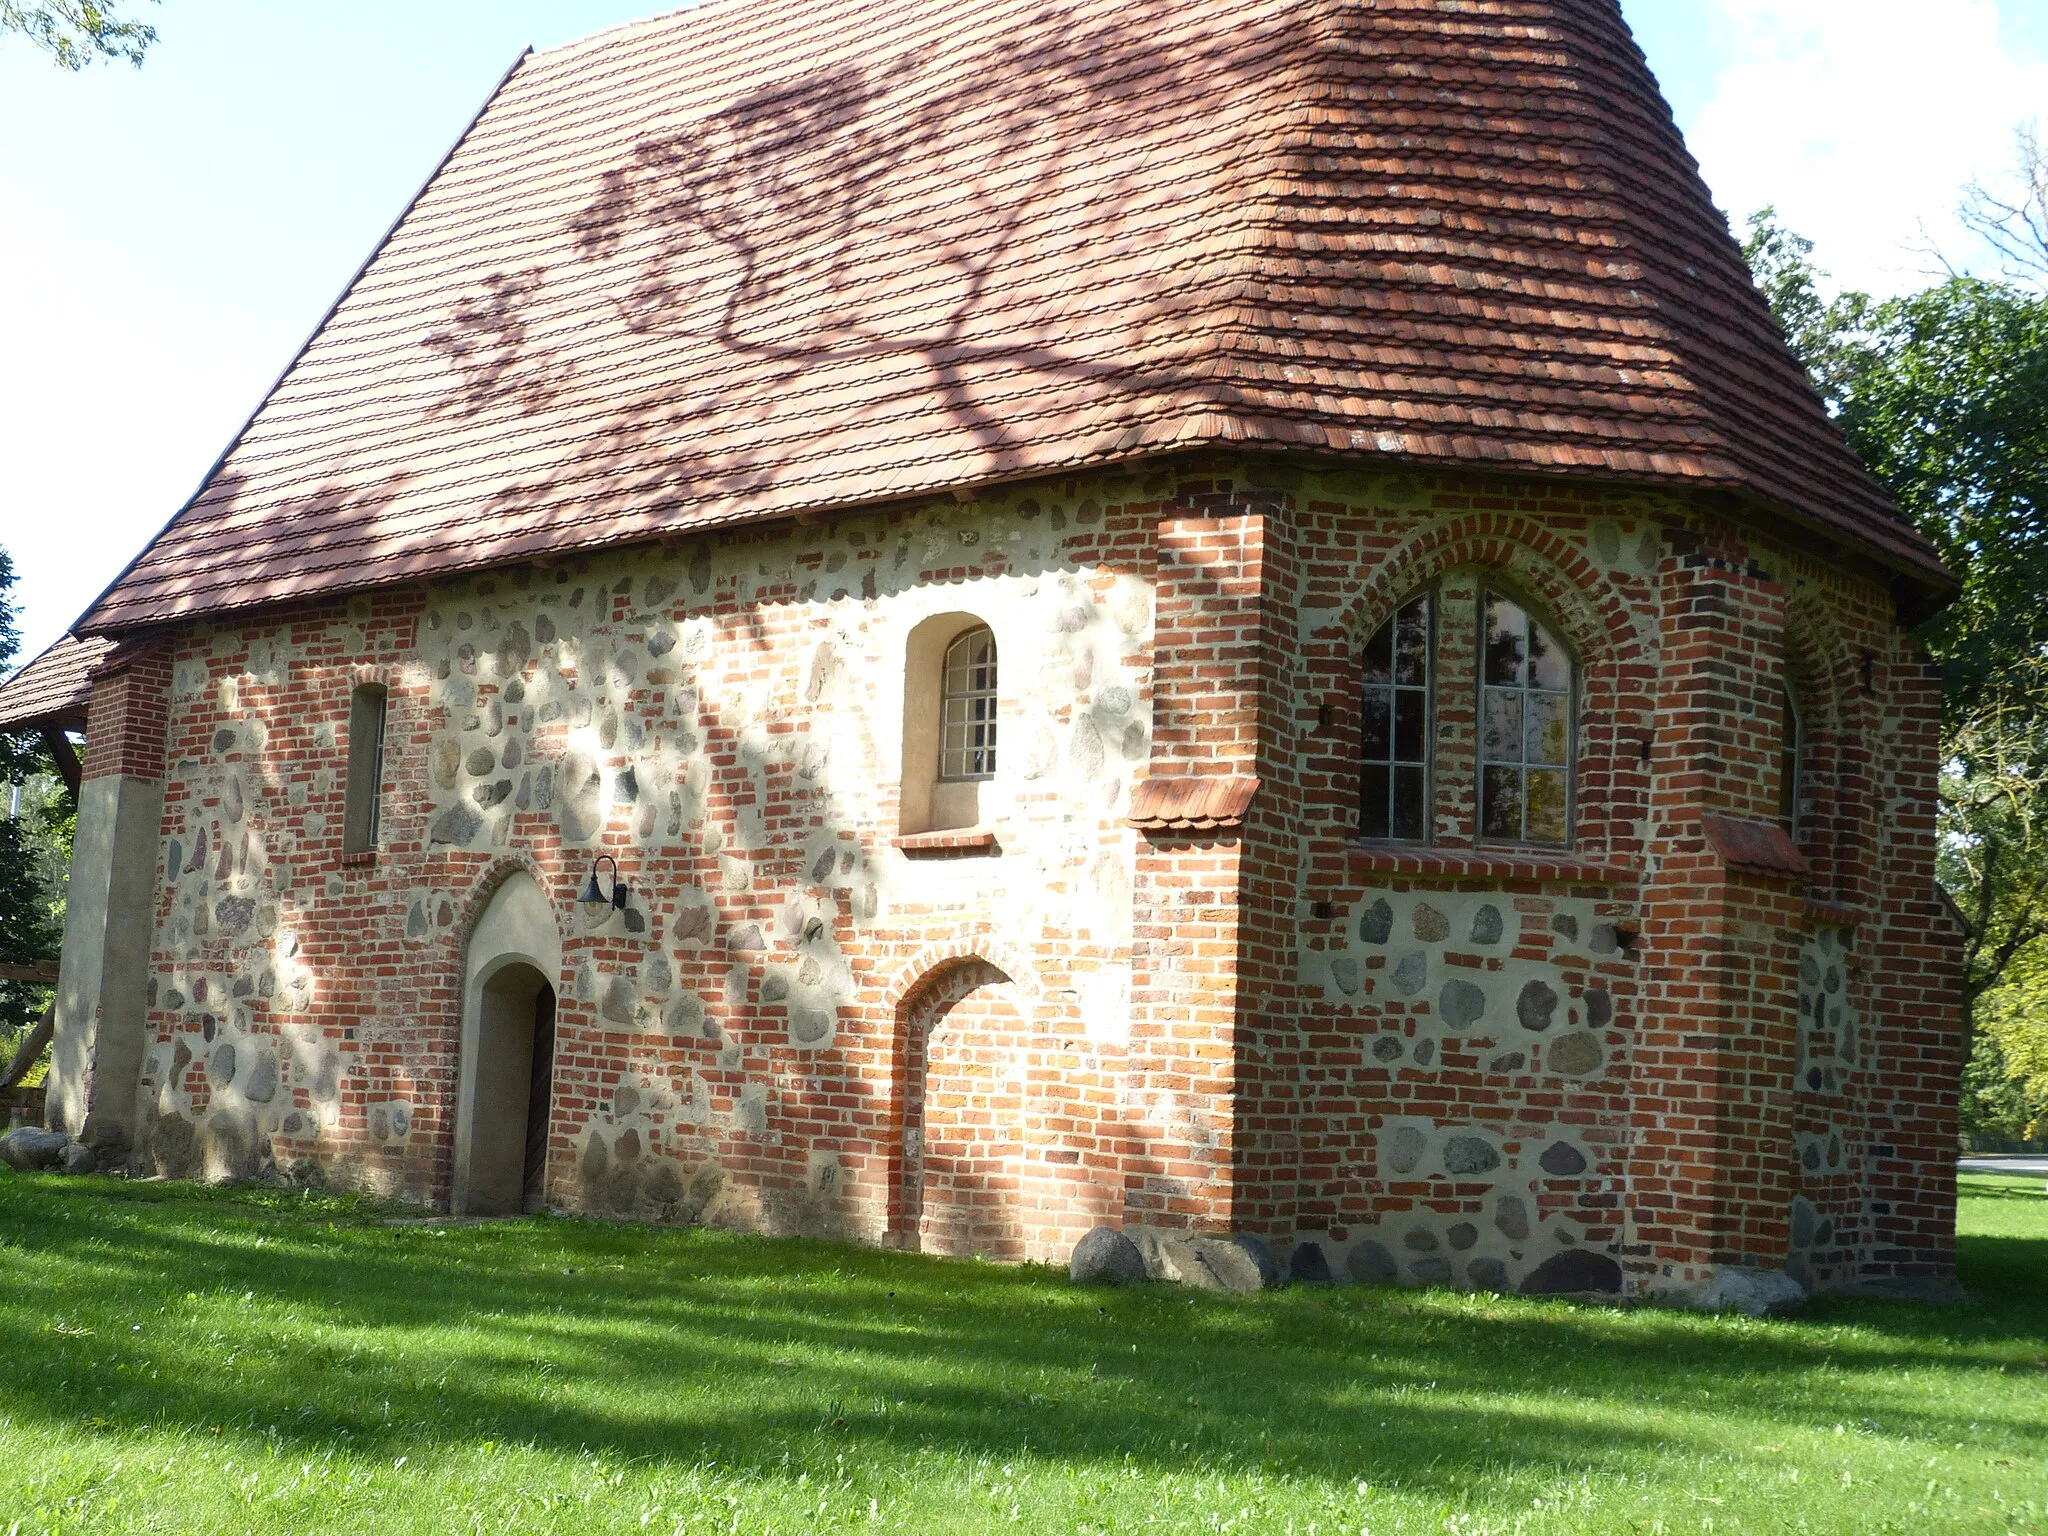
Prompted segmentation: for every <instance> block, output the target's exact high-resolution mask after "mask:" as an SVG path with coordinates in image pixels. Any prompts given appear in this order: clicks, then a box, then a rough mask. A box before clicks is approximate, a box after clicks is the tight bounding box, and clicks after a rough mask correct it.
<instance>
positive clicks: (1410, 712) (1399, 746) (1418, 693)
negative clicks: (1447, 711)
mask: <svg viewBox="0 0 2048 1536" xmlns="http://www.w3.org/2000/svg"><path fill="white" fill-rule="evenodd" d="M1428 704H1429V699H1428V695H1426V694H1425V693H1424V692H1423V691H1422V690H1421V689H1420V688H1403V689H1401V690H1400V691H1399V692H1398V693H1396V694H1395V696H1394V761H1395V762H1397V763H1419V762H1421V761H1422V760H1423V758H1422V748H1423V736H1424V723H1425V720H1426V718H1427V716H1428V713H1429V709H1428Z"/></svg>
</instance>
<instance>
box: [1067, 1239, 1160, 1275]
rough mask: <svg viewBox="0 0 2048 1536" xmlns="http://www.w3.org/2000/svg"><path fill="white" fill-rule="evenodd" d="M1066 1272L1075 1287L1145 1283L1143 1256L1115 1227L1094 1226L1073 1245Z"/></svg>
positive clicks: (1134, 1244)
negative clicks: (1072, 1252) (1072, 1254)
mask: <svg viewBox="0 0 2048 1536" xmlns="http://www.w3.org/2000/svg"><path fill="white" fill-rule="evenodd" d="M1067 1273H1068V1274H1069V1275H1070V1276H1071V1277H1072V1278H1073V1280H1074V1283H1075V1284H1077V1285H1136V1284H1139V1283H1140V1282H1142V1281H1143V1280H1145V1279H1146V1278H1147V1277H1146V1274H1145V1255H1144V1254H1142V1253H1140V1252H1139V1251H1138V1245H1137V1244H1136V1243H1134V1242H1132V1241H1131V1240H1130V1239H1129V1238H1128V1237H1125V1236H1124V1235H1123V1233H1121V1232H1119V1231H1118V1230H1117V1229H1116V1228H1115V1227H1096V1228H1093V1229H1092V1230H1090V1231H1089V1232H1088V1234H1087V1235H1086V1236H1084V1237H1083V1238H1082V1239H1081V1241H1080V1242H1078V1243H1076V1244H1074V1256H1073V1258H1071V1259H1069V1260H1068V1261H1067Z"/></svg>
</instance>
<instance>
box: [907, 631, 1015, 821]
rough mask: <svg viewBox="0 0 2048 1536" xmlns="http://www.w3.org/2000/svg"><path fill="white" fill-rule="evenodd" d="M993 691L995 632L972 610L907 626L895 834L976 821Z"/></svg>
mask: <svg viewBox="0 0 2048 1536" xmlns="http://www.w3.org/2000/svg"><path fill="white" fill-rule="evenodd" d="M997 694H998V690H997V677H996V639H995V636H994V635H993V634H992V633H990V631H989V626H988V623H987V621H986V620H984V619H983V618H982V617H981V616H980V615H979V614H973V613H937V614H933V615H932V616H931V617H930V618H927V619H924V620H922V621H921V622H919V623H918V625H917V626H916V627H915V628H914V629H912V630H911V632H910V634H909V636H908V637H907V640H906V642H905V645H904V650H903V760H902V761H903V777H902V779H901V780H900V781H899V798H898V802H897V832H898V836H899V839H900V838H902V837H915V836H918V835H920V834H922V833H926V832H947V831H958V830H961V829H964V828H970V827H978V826H980V825H981V813H982V805H981V796H982V786H983V785H985V784H990V783H991V781H993V780H994V778H995V776H996V717H997V714H998V712H999V708H1000V706H999V704H998V702H997ZM949 846H950V845H949Z"/></svg>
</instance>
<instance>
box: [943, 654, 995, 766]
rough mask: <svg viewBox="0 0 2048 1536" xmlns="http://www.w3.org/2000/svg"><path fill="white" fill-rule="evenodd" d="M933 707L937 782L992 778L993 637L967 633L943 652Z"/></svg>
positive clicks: (993, 721) (993, 722)
mask: <svg viewBox="0 0 2048 1536" xmlns="http://www.w3.org/2000/svg"><path fill="white" fill-rule="evenodd" d="M941 688H942V692H941V697H940V703H939V779H940V782H942V783H947V784H958V783H962V782H966V781H969V780H982V779H992V778H994V777H995V776H996V637H995V636H994V635H992V634H991V633H989V631H988V630H987V629H985V628H984V629H970V630H969V631H968V632H967V633H966V634H964V635H962V636H961V637H960V638H959V639H957V640H955V641H954V642H953V643H952V644H951V645H949V646H948V647H946V665H945V671H944V676H943V681H942V683H941Z"/></svg>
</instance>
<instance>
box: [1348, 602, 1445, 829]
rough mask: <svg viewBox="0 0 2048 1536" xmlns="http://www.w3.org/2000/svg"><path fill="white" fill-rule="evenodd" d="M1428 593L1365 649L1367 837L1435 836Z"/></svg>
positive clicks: (1362, 784) (1362, 806)
mask: <svg viewBox="0 0 2048 1536" xmlns="http://www.w3.org/2000/svg"><path fill="white" fill-rule="evenodd" d="M1431 617H1432V615H1431V603H1430V599H1429V594H1428V593H1427V592H1425V593H1423V594H1422V595H1421V596H1420V597H1416V598H1413V599H1411V600H1410V601H1408V602H1407V603H1405V604H1403V605H1402V607H1401V608H1400V610H1399V611H1398V612H1397V613H1395V615H1394V616H1393V617H1392V618H1390V619H1388V620H1387V622H1386V623H1384V624H1382V625H1381V626H1380V627H1379V630H1378V631H1377V632H1376V633H1375V634H1374V635H1373V637H1372V639H1370V640H1368V641H1367V642H1366V646H1365V667H1364V674H1363V690H1364V692H1363V700H1362V703H1363V716H1364V732H1363V744H1362V751H1361V755H1360V765H1359V805H1358V830H1359V835H1360V836H1361V837H1370V838H1384V839H1388V840H1390V841H1397V842H1414V843H1419V842H1425V841H1427V840H1428V837H1429V770H1430V735H1431V732H1430V728H1429V725H1430V704H1431V698H1430V689H1431V675H1432V673H1433V671H1434V668H1433V666H1432V660H1433V658H1432V651H1433V649H1434V638H1435V625H1434V624H1433V623H1432V622H1431Z"/></svg>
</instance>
